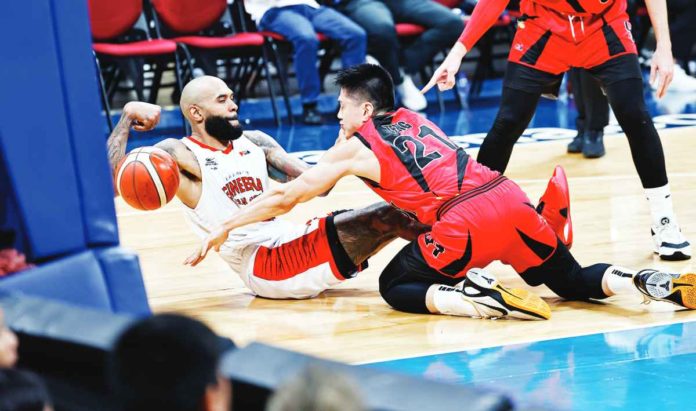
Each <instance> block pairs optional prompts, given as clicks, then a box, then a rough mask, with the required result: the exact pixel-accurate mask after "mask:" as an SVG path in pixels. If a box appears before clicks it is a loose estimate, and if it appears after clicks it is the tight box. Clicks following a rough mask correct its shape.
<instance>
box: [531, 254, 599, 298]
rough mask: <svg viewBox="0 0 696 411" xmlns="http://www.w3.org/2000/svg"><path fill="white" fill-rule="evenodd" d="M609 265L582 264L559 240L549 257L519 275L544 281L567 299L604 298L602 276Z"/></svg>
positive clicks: (532, 283) (535, 280) (541, 282)
mask: <svg viewBox="0 0 696 411" xmlns="http://www.w3.org/2000/svg"><path fill="white" fill-rule="evenodd" d="M608 267H609V264H595V265H592V266H589V267H585V268H582V267H580V264H578V262H577V261H576V260H575V258H574V257H573V255H572V254H570V251H569V250H568V248H567V247H566V246H565V245H563V244H562V243H561V242H560V241H559V242H558V246H557V248H556V251H555V252H554V253H553V254H552V255H551V257H549V258H548V260H546V261H544V263H543V264H541V265H540V266H537V267H532V268H530V269H528V270H526V271H525V272H523V273H520V275H521V276H522V279H524V281H525V282H526V283H527V284H529V285H531V286H537V285H541V284H544V285H546V286H547V287H549V288H550V289H551V291H553V292H554V293H556V294H557V295H558V296H559V297H562V298H564V299H566V300H588V299H590V298H594V299H602V298H606V294H604V291H602V277H603V276H604V272H605V271H606V269H607V268H608Z"/></svg>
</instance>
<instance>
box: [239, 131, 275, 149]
mask: <svg viewBox="0 0 696 411" xmlns="http://www.w3.org/2000/svg"><path fill="white" fill-rule="evenodd" d="M244 137H246V138H247V139H249V141H251V142H252V143H254V144H256V145H257V146H259V147H261V148H264V149H265V148H278V147H280V144H278V142H277V141H275V139H274V138H273V137H271V136H269V135H268V134H266V133H264V132H263V131H261V130H247V131H244Z"/></svg>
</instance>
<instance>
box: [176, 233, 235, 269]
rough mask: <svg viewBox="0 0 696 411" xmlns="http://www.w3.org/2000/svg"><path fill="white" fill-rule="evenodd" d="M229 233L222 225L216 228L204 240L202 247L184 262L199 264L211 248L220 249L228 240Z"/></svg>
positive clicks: (193, 265) (192, 264)
mask: <svg viewBox="0 0 696 411" xmlns="http://www.w3.org/2000/svg"><path fill="white" fill-rule="evenodd" d="M228 235H229V232H228V231H227V229H225V228H224V227H222V226H221V227H219V228H217V229H215V230H214V231H213V232H211V233H210V235H208V237H206V238H205V240H203V244H201V247H200V248H199V249H198V250H196V252H194V253H193V254H191V255H190V256H189V257H188V258H187V259H186V260H184V264H185V265H190V266H191V267H195V266H196V265H198V263H200V262H201V261H203V259H204V258H205V256H206V255H208V251H210V249H211V248H214V249H215V251H220V246H221V245H222V244H223V243H224V242H225V240H227V236H228Z"/></svg>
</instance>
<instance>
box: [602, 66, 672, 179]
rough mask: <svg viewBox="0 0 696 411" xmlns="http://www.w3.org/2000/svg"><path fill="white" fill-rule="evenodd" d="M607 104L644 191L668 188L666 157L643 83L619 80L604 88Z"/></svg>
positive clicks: (637, 80) (636, 80) (632, 80)
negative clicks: (644, 92) (646, 189)
mask: <svg viewBox="0 0 696 411" xmlns="http://www.w3.org/2000/svg"><path fill="white" fill-rule="evenodd" d="M605 89H606V91H607V96H608V98H609V104H611V108H612V109H613V110H614V114H615V115H616V119H617V120H618V121H619V124H620V125H621V128H622V129H623V131H624V133H626V137H628V144H629V145H630V147H631V155H632V156H633V163H634V164H635V166H636V170H638V175H639V176H640V181H641V183H643V187H644V188H655V187H661V186H664V185H665V184H667V171H666V170H665V155H664V152H663V151H662V143H661V142H660V136H659V135H658V134H657V130H655V126H654V125H653V122H652V118H651V117H650V114H649V113H648V109H647V107H646V106H645V101H644V100H643V82H642V81H641V80H639V79H626V80H620V81H617V82H614V83H611V84H608V85H606V86H605Z"/></svg>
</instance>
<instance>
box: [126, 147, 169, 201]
mask: <svg viewBox="0 0 696 411" xmlns="http://www.w3.org/2000/svg"><path fill="white" fill-rule="evenodd" d="M116 188H117V189H118V192H119V193H120V194H121V197H123V199H124V200H126V203H128V204H129V205H130V206H131V207H134V208H137V209H139V210H156V209H158V208H160V207H162V206H164V205H165V204H167V203H168V202H169V201H171V199H172V198H174V194H176V190H178V189H179V167H178V166H177V165H176V161H174V158H172V156H170V155H169V154H168V153H167V152H166V151H164V150H162V149H159V148H156V147H142V148H137V149H135V150H133V151H131V152H130V153H128V155H126V157H125V158H124V159H123V160H121V163H120V164H119V165H118V174H116Z"/></svg>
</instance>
